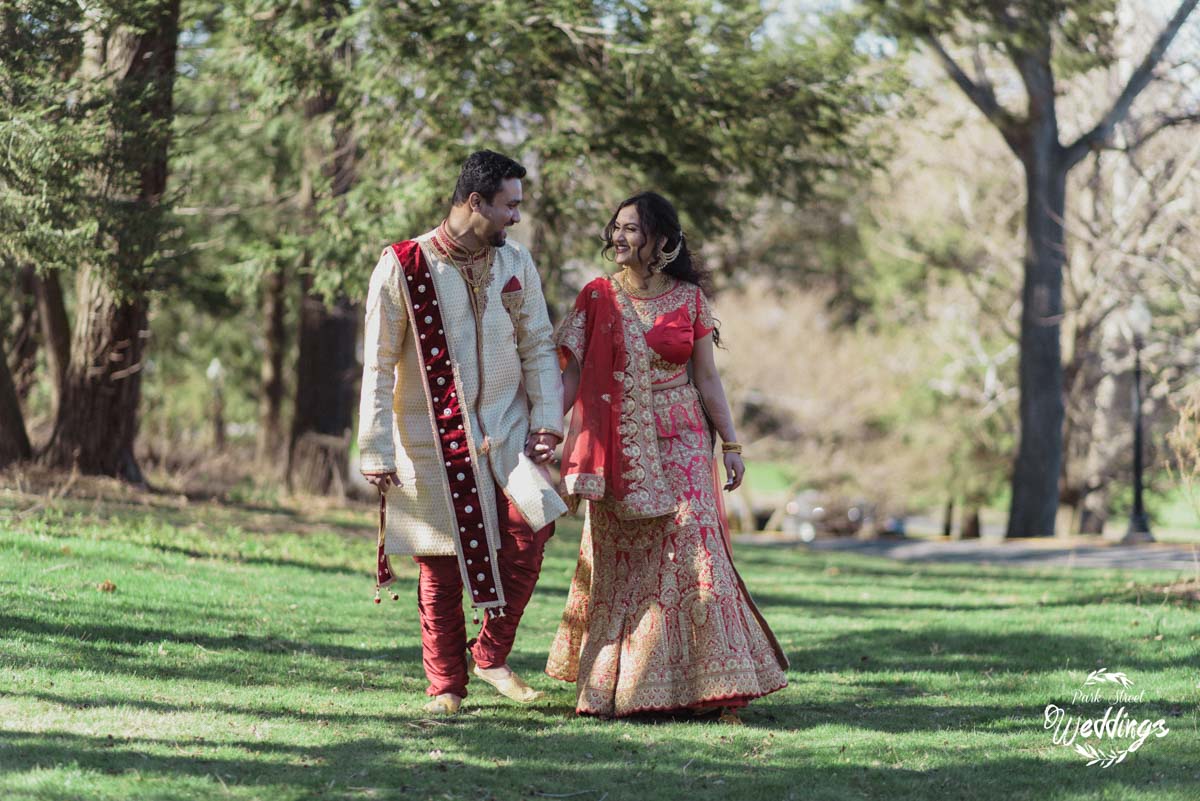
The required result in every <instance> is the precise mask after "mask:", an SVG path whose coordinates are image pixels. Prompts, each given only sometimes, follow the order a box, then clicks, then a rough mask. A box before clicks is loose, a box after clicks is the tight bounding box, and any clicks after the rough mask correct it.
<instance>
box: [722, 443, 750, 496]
mask: <svg viewBox="0 0 1200 801" xmlns="http://www.w3.org/2000/svg"><path fill="white" fill-rule="evenodd" d="M745 477H746V463H745V462H743V461H742V455H741V454H740V453H727V454H725V490H726V491H730V492H732V491H733V490H735V489H737V488H738V487H740V486H742V479H743V478H745Z"/></svg>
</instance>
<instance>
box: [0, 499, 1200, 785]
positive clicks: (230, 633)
mask: <svg viewBox="0 0 1200 801" xmlns="http://www.w3.org/2000/svg"><path fill="white" fill-rule="evenodd" d="M371 511H372V510H371V507H370V505H369V504H367V505H365V506H364V508H363V510H362V512H361V513H359V512H347V511H345V510H327V511H319V510H318V511H308V512H305V511H302V510H298V509H292V508H286V507H252V506H222V505H218V504H212V503H192V504H188V503H185V502H183V501H180V500H175V499H172V498H169V497H164V496H150V497H148V498H143V499H141V500H138V499H136V498H134V499H127V500H125V501H112V500H110V501H89V500H80V499H59V500H56V501H54V502H50V503H46V505H45V506H43V507H41V508H38V507H37V499H36V498H35V497H33V496H30V495H23V494H20V493H17V492H13V491H9V492H0V798H4V799H10V800H12V801H16V799H45V800H46V801H50V800H51V799H85V798H86V799H121V800H122V801H123V800H124V799H164V800H165V799H172V800H174V799H198V798H205V799H208V798H214V799H224V798H231V799H309V798H325V799H384V798H396V799H423V798H430V799H539V798H568V797H569V798H574V799H579V800H580V801H601V800H602V799H607V801H625V800H626V799H629V800H636V801H641V800H642V799H659V798H662V799H667V798H686V799H689V801H702V800H703V799H722V801H725V800H726V799H733V800H740V799H804V801H816V800H818V799H843V798H845V799H851V798H871V799H889V801H890V800H891V799H897V798H920V799H934V798H962V799H1005V800H1006V801H1008V800H1009V799H1154V800H1155V801H1165V800H1166V799H1180V801H1182V800H1183V799H1189V800H1193V799H1196V798H1197V797H1198V796H1200V732H1198V716H1200V707H1198V698H1200V686H1198V684H1200V610H1198V609H1197V607H1196V606H1194V605H1191V606H1189V605H1186V604H1181V603H1177V602H1175V601H1173V600H1172V599H1170V598H1169V597H1166V598H1164V596H1163V594H1162V593H1161V592H1159V593H1155V592H1154V591H1153V590H1152V589H1151V588H1150V587H1149V584H1150V583H1153V582H1157V581H1168V580H1171V579H1174V578H1177V577H1176V576H1174V575H1164V574H1157V575H1156V574H1148V573H1140V574H1136V575H1135V574H1116V573H1106V572H1088V571H1082V570H1079V571H1075V572H1068V571H1065V570H1058V569H1056V570H1022V569H1003V568H995V567H992V568H985V567H973V566H964V565H946V566H928V565H922V566H920V567H914V566H912V565H905V564H900V563H893V562H889V561H885V560H879V559H870V558H863V557H856V556H850V555H836V554H819V553H811V552H805V551H803V550H794V549H787V548H767V547H758V548H755V547H749V546H745V547H741V548H739V550H738V559H739V565H740V567H741V570H742V573H743V575H744V577H745V579H746V581H747V583H748V584H749V586H750V587H751V589H752V591H754V592H755V595H756V597H757V599H758V601H759V603H760V606H761V607H762V610H763V612H764V613H765V615H766V616H767V618H768V619H769V620H771V621H772V622H773V624H774V627H775V631H776V633H777V634H778V636H779V638H780V640H781V642H782V643H783V644H784V647H785V648H786V649H787V651H788V653H789V656H790V658H791V661H792V669H791V673H790V680H791V686H790V687H789V688H788V689H786V690H784V691H782V692H780V693H777V694H775V695H773V696H771V697H769V698H767V699H764V700H762V701H759V702H757V703H755V704H753V705H752V706H751V708H750V709H749V710H748V711H747V712H746V713H745V714H744V719H745V723H746V725H744V726H742V727H735V726H728V725H724V724H719V723H691V722H684V721H678V720H661V719H659V720H647V721H620V722H611V721H601V720H593V719H577V718H575V717H574V716H573V715H572V713H571V710H572V708H573V702H574V694H573V685H563V684H560V683H558V682H554V681H552V680H550V679H548V678H546V677H545V676H544V675H543V674H541V672H540V671H541V668H542V666H543V664H544V658H545V654H546V649H547V647H548V646H549V643H550V639H551V636H552V634H553V631H554V629H555V626H556V625H557V617H558V613H559V611H560V610H561V608H562V605H563V602H564V599H565V597H566V590H567V584H568V581H569V579H570V575H571V571H572V568H573V564H574V558H575V552H576V549H577V547H578V524H577V523H575V522H571V521H569V522H567V523H564V524H562V525H560V528H559V534H558V536H556V537H555V539H554V540H553V541H552V543H551V546H550V549H549V551H548V556H547V560H546V565H545V569H544V571H543V574H542V580H541V583H540V585H539V589H538V592H537V593H536V594H535V596H534V600H533V603H532V604H531V606H530V609H529V612H528V614H527V616H526V619H525V622H524V623H523V625H522V632H521V635H520V636H519V637H518V641H517V649H516V651H515V653H514V656H513V659H512V664H513V665H514V667H515V668H516V669H517V670H518V671H521V672H523V673H524V674H525V675H526V677H527V678H529V679H530V680H531V681H532V683H533V684H535V685H536V686H538V687H540V688H542V689H546V690H549V693H548V696H547V698H546V700H544V701H543V702H540V703H539V704H536V705H534V706H533V707H531V708H516V707H514V706H513V705H511V704H509V703H508V702H506V701H505V700H504V699H502V698H500V697H499V696H497V695H496V694H495V693H494V692H492V691H491V690H490V688H487V687H482V686H476V685H472V695H471V697H470V698H469V699H468V701H467V704H466V706H465V707H464V711H465V714H462V715H460V716H459V717H457V718H453V719H449V720H436V721H435V720H428V719H426V718H425V717H424V716H423V715H422V713H421V711H420V705H421V703H422V702H423V700H424V698H423V691H424V688H425V681H424V678H423V675H422V672H421V663H420V646H419V639H418V624H417V616H416V607H415V600H414V592H415V587H414V580H413V578H414V571H413V566H412V565H411V563H403V564H402V563H401V561H400V560H397V565H398V566H400V565H402V566H401V570H402V576H403V581H402V586H401V587H400V594H401V599H402V600H401V602H400V603H392V602H390V601H385V604H384V605H382V606H376V605H374V604H373V603H371V601H370V599H371V596H372V586H371V579H370V577H369V571H370V568H371V566H372V563H373V548H372V537H373V531H372V530H371V526H372V519H371V518H372V514H371ZM104 582H110V583H111V589H110V591H102V590H100V589H98V586H106V587H107V586H108V585H103V583H104ZM1100 666H1104V667H1107V668H1109V669H1110V670H1112V671H1124V672H1125V673H1127V674H1128V676H1129V678H1130V679H1132V680H1133V681H1134V686H1133V687H1132V688H1131V689H1130V690H1129V692H1132V693H1139V692H1142V691H1144V692H1145V695H1144V699H1143V700H1141V701H1139V702H1137V703H1134V704H1130V709H1129V712H1128V714H1129V715H1132V716H1134V717H1139V718H1152V719H1157V718H1160V717H1161V718H1165V719H1166V721H1167V724H1166V725H1167V726H1168V727H1169V728H1170V734H1169V735H1168V736H1166V737H1165V738H1162V739H1151V740H1150V741H1148V742H1147V743H1146V745H1145V747H1144V748H1142V749H1141V750H1140V751H1138V752H1136V753H1134V754H1132V755H1131V756H1130V757H1129V758H1128V759H1127V760H1125V761H1124V762H1123V763H1121V764H1117V765H1114V766H1112V767H1110V768H1104V769H1102V768H1101V767H1100V766H1092V767H1087V766H1085V764H1084V760H1083V759H1082V758H1081V757H1080V756H1079V755H1078V754H1076V753H1074V752H1073V751H1071V750H1069V749H1067V748H1064V747H1059V746H1055V745H1054V744H1053V743H1052V742H1051V735H1050V732H1048V731H1046V730H1044V729H1043V727H1042V713H1043V708H1044V707H1045V706H1046V705H1047V704H1048V703H1051V702H1055V703H1058V704H1060V705H1063V706H1072V703H1071V702H1072V693H1073V691H1074V690H1076V689H1077V688H1079V687H1080V685H1081V684H1082V682H1083V680H1084V677H1085V676H1086V674H1087V673H1088V672H1089V671H1091V670H1094V669H1096V668H1097V667H1100ZM1110 688H1111V686H1110ZM1106 691H1107V690H1106ZM1072 708H1073V709H1074V710H1082V711H1084V712H1086V713H1087V714H1088V715H1089V716H1091V714H1092V713H1093V712H1094V713H1095V714H1096V715H1099V714H1101V713H1102V712H1103V708H1104V707H1103V706H1102V705H1096V704H1093V705H1091V706H1090V707H1089V706H1087V705H1085V704H1082V703H1080V704H1074V705H1073V706H1072ZM1092 742H1095V741H1092ZM1106 744H1107V743H1101V745H1106Z"/></svg>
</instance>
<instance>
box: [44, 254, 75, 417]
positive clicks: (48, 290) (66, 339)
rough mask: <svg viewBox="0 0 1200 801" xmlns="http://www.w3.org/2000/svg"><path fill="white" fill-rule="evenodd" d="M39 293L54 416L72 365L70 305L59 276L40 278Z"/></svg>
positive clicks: (52, 275) (51, 274) (48, 275)
mask: <svg viewBox="0 0 1200 801" xmlns="http://www.w3.org/2000/svg"><path fill="white" fill-rule="evenodd" d="M36 289H37V302H38V319H39V320H40V321H41V324H42V343H43V346H44V347H45V353H46V367H47V372H48V373H49V375H50V391H51V395H52V397H53V398H54V412H55V414H57V413H58V405H59V404H58V400H59V398H60V397H61V396H62V386H63V379H64V378H65V377H66V374H67V365H68V364H70V362H71V324H70V322H69V321H68V319H67V305H66V303H65V302H64V301H63V291H62V282H61V281H60V280H59V277H58V272H57V271H55V272H50V273H47V274H46V275H43V276H38V277H37V278H36Z"/></svg>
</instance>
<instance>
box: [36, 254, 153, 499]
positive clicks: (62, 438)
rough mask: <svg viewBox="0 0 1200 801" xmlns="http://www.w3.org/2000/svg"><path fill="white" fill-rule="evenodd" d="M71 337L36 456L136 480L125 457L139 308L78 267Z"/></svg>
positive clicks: (142, 315) (129, 453) (139, 340)
mask: <svg viewBox="0 0 1200 801" xmlns="http://www.w3.org/2000/svg"><path fill="white" fill-rule="evenodd" d="M77 286H78V290H77V297H78V298H79V300H78V302H77V304H76V309H77V315H76V316H77V319H78V321H79V322H78V325H76V327H75V332H74V336H73V337H72V340H71V363H70V365H69V366H68V367H67V374H66V377H65V380H64V381H63V392H62V395H61V397H60V403H59V408H58V414H57V415H56V417H55V423H54V433H53V434H51V436H50V443H49V444H48V445H47V446H46V452H45V454H43V457H42V458H43V460H44V461H45V462H46V463H47V464H50V465H53V466H56V467H62V468H67V467H72V466H78V468H79V470H80V471H82V472H84V473H99V474H102V475H108V476H118V477H120V478H124V479H125V480H127V481H131V482H133V483H137V484H141V483H144V480H143V478H142V474H141V470H140V469H139V468H138V466H137V461H136V460H135V459H134V455H133V441H134V438H135V436H136V435H137V422H138V401H139V399H140V397H141V385H142V351H143V348H144V343H145V340H146V336H147V334H148V333H149V332H148V331H147V330H146V324H147V319H146V317H147V309H146V303H145V302H144V301H141V300H135V301H122V300H120V299H119V298H118V296H117V294H116V293H115V292H114V290H113V289H112V288H111V287H109V286H108V283H107V281H106V280H105V278H104V277H103V276H102V275H101V274H100V271H99V269H98V268H96V267H91V266H85V267H83V268H81V269H80V272H79V279H78V283H77Z"/></svg>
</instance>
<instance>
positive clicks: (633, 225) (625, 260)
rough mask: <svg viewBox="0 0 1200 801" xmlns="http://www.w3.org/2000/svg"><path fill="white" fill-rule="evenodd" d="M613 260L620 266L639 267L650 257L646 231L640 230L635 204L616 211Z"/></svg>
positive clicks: (640, 225)
mask: <svg viewBox="0 0 1200 801" xmlns="http://www.w3.org/2000/svg"><path fill="white" fill-rule="evenodd" d="M612 243H613V261H615V262H616V263H617V264H619V265H620V266H622V267H641V266H642V265H643V264H645V262H646V261H647V260H649V258H650V253H649V250H650V249H649V248H648V247H645V245H646V232H645V231H643V230H642V223H641V220H640V219H639V218H638V211H637V206H626V207H625V208H623V209H621V210H620V211H619V212H617V224H616V226H615V227H614V228H613V232H612Z"/></svg>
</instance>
